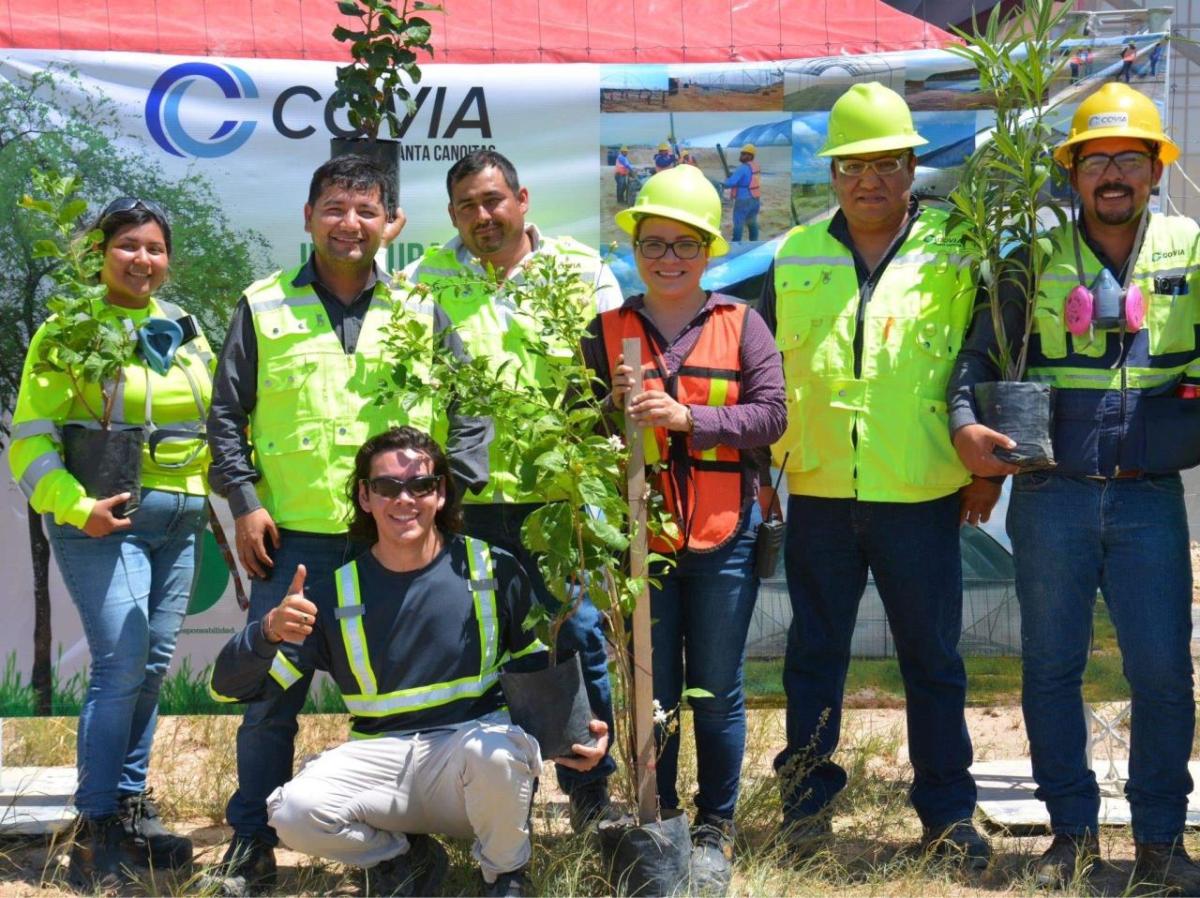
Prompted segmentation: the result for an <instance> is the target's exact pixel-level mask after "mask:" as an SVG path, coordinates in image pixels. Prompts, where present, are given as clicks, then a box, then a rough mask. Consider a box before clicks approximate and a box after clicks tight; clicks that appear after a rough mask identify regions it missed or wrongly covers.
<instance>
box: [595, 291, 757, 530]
mask: <svg viewBox="0 0 1200 898" xmlns="http://www.w3.org/2000/svg"><path fill="white" fill-rule="evenodd" d="M748 309H749V306H746V305H743V304H741V303H738V304H737V305H720V306H716V307H714V308H713V310H712V312H711V313H710V314H709V316H708V319H707V320H706V321H705V322H704V325H703V327H702V328H701V330H700V337H699V339H697V341H696V345H695V346H694V347H693V348H692V351H691V352H689V353H688V355H687V357H686V358H685V359H684V360H683V362H682V364H681V365H680V367H679V370H678V371H677V372H676V373H675V375H674V376H673V377H670V378H667V377H666V371H665V361H664V360H663V358H662V350H661V349H659V348H657V347H656V346H655V345H654V343H653V342H652V341H651V339H650V338H649V336H648V335H647V333H646V329H645V326H644V325H643V323H642V316H641V315H640V314H639V313H638V312H637V311H636V310H634V309H627V308H624V307H622V308H619V309H613V310H611V311H608V312H604V313H602V314H601V315H600V323H601V325H602V332H603V334H604V346H605V351H606V353H607V355H608V368H609V377H610V378H611V377H612V376H613V372H615V371H616V368H617V357H618V356H620V355H621V341H622V340H624V339H627V338H637V339H638V340H640V341H641V344H642V383H643V385H644V387H645V389H647V390H662V391H663V392H665V393H667V394H668V395H670V396H671V397H673V398H674V399H675V401H677V402H681V403H683V404H684V405H713V406H721V405H736V404H737V401H738V397H739V396H740V395H741V370H740V365H741V349H742V334H743V332H744V329H745V322H746V312H747V310H748ZM690 442H691V440H690V438H689V436H688V435H687V434H685V433H682V432H680V431H668V430H667V429H666V428H662V427H656V428H648V429H647V431H646V439H645V448H646V466H647V469H649V468H650V467H651V466H653V465H656V464H657V463H658V462H659V461H660V460H665V461H666V462H667V466H666V468H665V469H662V470H658V471H656V472H654V473H651V472H650V471H649V470H648V471H647V474H648V476H651V477H653V478H654V481H655V486H656V487H657V488H658V490H659V492H660V493H661V494H662V496H663V501H664V503H665V505H666V508H667V510H668V511H670V512H671V514H672V515H673V516H674V518H675V523H676V524H677V525H678V527H679V532H680V534H681V535H682V538H681V539H677V540H670V539H668V538H667V537H665V536H656V537H652V538H651V539H650V547H651V548H652V549H653V550H654V551H656V552H664V553H665V552H676V551H679V550H680V549H683V548H686V549H687V550H688V551H690V552H712V551H714V550H716V549H719V548H721V546H723V545H725V544H726V543H727V542H729V540H730V539H732V538H733V536H734V535H735V534H736V533H737V532H738V530H739V529H740V526H741V523H742V469H743V468H744V467H745V465H744V463H743V459H742V453H741V451H740V450H738V449H734V448H732V447H730V446H715V447H713V448H712V449H703V450H696V449H692V448H691V446H690V445H689V444H690Z"/></svg>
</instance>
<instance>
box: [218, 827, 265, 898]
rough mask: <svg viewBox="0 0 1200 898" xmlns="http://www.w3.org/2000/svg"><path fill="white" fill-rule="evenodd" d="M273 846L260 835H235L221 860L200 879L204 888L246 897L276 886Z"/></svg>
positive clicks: (235, 897) (229, 897) (227, 895)
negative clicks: (250, 836) (256, 837)
mask: <svg viewBox="0 0 1200 898" xmlns="http://www.w3.org/2000/svg"><path fill="white" fill-rule="evenodd" d="M275 881H276V868H275V847H274V846H273V845H270V844H268V843H267V842H264V841H262V840H261V839H255V838H245V837H243V836H238V835H234V837H233V841H231V842H230V843H229V847H228V848H227V849H225V856H224V857H223V858H222V859H221V863H220V864H218V865H217V866H216V867H214V868H213V869H212V871H211V872H210V873H208V874H206V875H205V876H203V877H202V878H201V880H200V888H201V889H203V890H204V891H205V892H212V893H214V894H217V895H223V896H225V898H245V896H247V895H253V894H256V893H260V892H267V893H269V892H271V891H273V890H274V888H275Z"/></svg>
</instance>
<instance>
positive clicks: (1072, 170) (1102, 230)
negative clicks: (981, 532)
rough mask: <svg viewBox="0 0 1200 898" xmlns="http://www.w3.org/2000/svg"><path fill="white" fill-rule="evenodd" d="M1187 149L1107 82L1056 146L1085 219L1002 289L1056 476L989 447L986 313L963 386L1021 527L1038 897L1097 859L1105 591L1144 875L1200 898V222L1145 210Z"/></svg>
mask: <svg viewBox="0 0 1200 898" xmlns="http://www.w3.org/2000/svg"><path fill="white" fill-rule="evenodd" d="M1179 156H1180V150H1179V147H1178V146H1177V145H1176V144H1175V142H1174V141H1172V140H1171V139H1170V138H1169V137H1168V136H1167V134H1166V133H1165V132H1164V131H1163V126H1162V119H1161V117H1160V116H1159V112H1158V106H1157V104H1156V103H1155V102H1154V101H1153V100H1152V99H1150V98H1149V97H1148V96H1146V95H1145V94H1143V93H1141V92H1140V91H1138V90H1136V89H1134V88H1132V87H1129V86H1128V85H1125V84H1118V83H1111V82H1110V83H1108V84H1105V85H1104V86H1103V87H1101V88H1100V89H1099V90H1097V91H1096V92H1094V93H1092V94H1091V95H1090V96H1088V97H1087V98H1085V99H1084V100H1083V102H1081V103H1080V104H1079V106H1078V107H1076V109H1075V113H1074V116H1073V117H1072V122H1071V132H1070V134H1069V135H1068V137H1067V139H1066V140H1064V141H1063V142H1062V143H1061V144H1059V146H1058V147H1057V148H1056V149H1055V151H1054V158H1055V160H1056V161H1057V162H1058V163H1059V164H1060V165H1062V166H1063V167H1064V168H1065V169H1066V170H1067V173H1068V175H1069V176H1070V181H1071V187H1072V188H1073V190H1074V192H1075V194H1077V195H1078V197H1079V204H1078V205H1079V209H1078V213H1077V214H1076V215H1073V216H1072V219H1073V220H1072V221H1071V222H1070V223H1065V224H1063V225H1060V226H1059V227H1056V228H1054V229H1052V230H1050V231H1049V233H1048V235H1047V236H1048V238H1049V240H1050V241H1051V243H1052V245H1053V246H1054V251H1053V253H1052V254H1051V257H1050V259H1049V260H1048V262H1047V267H1046V270H1045V272H1044V273H1042V275H1041V280H1040V282H1039V284H1038V292H1037V296H1036V297H1033V298H1032V300H1030V299H1027V297H1026V296H1025V291H1024V289H1023V288H1022V287H1021V286H1019V285H1018V284H1017V283H1016V282H1015V279H1011V280H1010V279H1008V278H1004V279H1002V280H1001V284H1004V285H1006V286H1007V287H1008V289H1007V290H1005V289H1003V288H1002V293H1001V310H1002V315H1003V318H1002V321H1003V329H1004V331H1005V338H1006V339H1007V340H1008V341H1009V342H1010V344H1016V343H1017V341H1018V340H1019V339H1022V338H1024V335H1025V326H1026V315H1027V310H1028V309H1029V303H1030V302H1031V301H1032V304H1033V308H1032V310H1031V311H1032V313H1033V323H1032V324H1033V332H1032V335H1031V337H1030V338H1029V343H1028V365H1029V367H1028V369H1027V371H1026V372H1025V376H1026V378H1027V379H1028V380H1030V381H1033V382H1036V383H1042V384H1049V385H1050V386H1052V387H1054V389H1055V396H1054V404H1053V418H1052V420H1051V436H1052V437H1053V445H1054V458H1055V462H1056V465H1055V467H1054V468H1052V469H1050V470H1042V471H1026V472H1021V471H1019V470H1017V469H1016V468H1014V467H1012V466H1010V465H1005V464H1002V463H1001V462H1000V461H999V460H998V459H997V458H996V457H995V455H994V452H993V450H994V448H995V447H996V446H997V445H1002V446H1005V447H1006V448H1007V447H1011V444H1012V441H1011V439H1010V438H1011V437H1012V436H1015V434H1008V435H1006V434H1001V433H998V432H996V431H994V430H992V429H990V428H988V427H986V426H984V425H983V424H982V423H980V422H979V421H978V420H977V408H976V403H975V399H974V387H975V385H976V384H978V383H986V382H989V381H995V380H999V379H1000V372H999V371H998V369H997V365H996V362H995V359H996V353H997V352H998V350H999V341H998V338H997V334H996V330H995V326H994V324H993V321H992V319H991V316H990V314H988V312H987V310H986V309H984V310H981V312H980V313H979V314H978V315H977V316H976V320H975V323H974V325H973V327H972V329H971V332H970V336H969V338H968V340H967V342H966V345H965V346H964V347H963V351H962V352H961V353H960V355H959V359H958V362H957V363H956V365H955V370H954V373H953V376H952V377H951V380H950V387H949V392H948V398H949V400H950V403H951V417H950V423H951V426H952V427H953V428H954V445H955V446H956V447H957V449H958V452H959V456H960V457H961V458H962V460H963V463H964V464H965V465H967V466H968V467H969V468H970V469H971V470H972V471H974V472H976V473H979V474H984V475H997V474H999V475H1003V474H1015V475H1016V476H1014V477H1013V484H1012V495H1011V500H1010V503H1009V509H1008V533H1009V536H1011V537H1012V548H1013V561H1014V563H1015V565H1016V578H1017V600H1018V602H1019V603H1020V606H1021V675H1022V694H1021V705H1022V710H1023V711H1024V714H1025V729H1026V732H1027V733H1028V735H1029V755H1030V760H1031V762H1032V767H1033V778H1034V780H1035V781H1036V782H1037V793H1036V794H1037V797H1038V799H1040V800H1041V801H1044V802H1045V803H1046V810H1047V811H1048V812H1049V815H1050V828H1051V830H1052V832H1053V833H1054V840H1053V842H1052V843H1051V844H1050V846H1049V847H1048V848H1047V849H1046V851H1045V852H1044V853H1043V854H1042V856H1041V857H1040V858H1038V860H1037V861H1036V862H1035V864H1034V877H1035V882H1036V883H1037V884H1038V885H1040V886H1069V887H1074V884H1075V879H1074V877H1075V876H1076V874H1077V873H1085V872H1087V871H1090V870H1094V869H1096V868H1098V867H1099V863H1100V861H1099V858H1100V840H1099V838H1098V836H1099V829H1100V786H1099V784H1098V783H1097V782H1096V775H1095V773H1094V772H1093V771H1092V770H1091V769H1090V765H1089V764H1088V757H1087V755H1088V751H1087V744H1088V723H1087V720H1086V717H1085V713H1084V703H1083V694H1082V693H1083V674H1084V669H1085V668H1086V666H1087V660H1088V655H1089V653H1090V648H1091V642H1092V624H1093V619H1094V610H1095V605H1096V594H1097V592H1103V594H1104V604H1105V606H1106V608H1107V610H1108V615H1109V617H1110V618H1111V619H1112V622H1113V625H1114V626H1115V628H1116V631H1117V640H1118V643H1119V644H1120V647H1121V662H1122V670H1123V672H1124V674H1125V678H1126V680H1127V681H1128V682H1129V688H1130V700H1131V716H1130V728H1129V778H1128V781H1127V782H1126V784H1125V795H1126V796H1127V797H1128V799H1129V809H1130V817H1131V823H1132V829H1133V840H1134V845H1135V854H1134V870H1133V879H1132V881H1133V882H1140V883H1146V884H1151V883H1152V884H1154V887H1155V888H1163V889H1164V891H1166V892H1172V893H1180V894H1184V895H1197V894H1200V864H1196V863H1195V862H1194V861H1193V860H1192V859H1191V858H1190V857H1189V856H1188V853H1187V850H1186V849H1185V847H1184V843H1183V832H1184V828H1185V827H1186V825H1187V822H1188V804H1189V801H1188V796H1189V794H1190V793H1191V792H1192V786H1193V783H1192V777H1191V775H1190V774H1189V773H1188V761H1189V760H1190V759H1191V756H1192V745H1193V737H1194V731H1195V718H1196V706H1195V700H1194V696H1193V691H1192V690H1193V679H1192V650H1191V646H1192V609H1193V607H1194V606H1193V604H1192V566H1191V559H1190V556H1189V551H1188V524H1187V510H1186V508H1185V506H1184V489H1183V483H1182V481H1181V480H1180V476H1179V472H1180V471H1182V470H1184V469H1186V468H1191V467H1195V466H1196V464H1198V463H1200V400H1198V399H1197V397H1198V396H1200V227H1197V225H1196V222H1195V221H1194V220H1192V219H1191V218H1186V217H1184V216H1181V215H1163V214H1161V213H1159V212H1152V211H1151V209H1150V199H1151V193H1152V191H1153V190H1154V187H1155V185H1156V184H1157V183H1158V181H1159V179H1160V178H1161V177H1162V174H1163V169H1164V168H1165V167H1166V166H1168V165H1170V164H1171V163H1173V162H1174V161H1175V160H1176V159H1178V158H1179ZM1072 199H1074V197H1072ZM1018 335H1019V336H1018ZM1013 348H1015V346H1014V347H1013Z"/></svg>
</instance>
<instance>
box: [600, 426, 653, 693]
mask: <svg viewBox="0 0 1200 898" xmlns="http://www.w3.org/2000/svg"><path fill="white" fill-rule="evenodd" d="M608 445H610V446H612V450H613V452H624V451H625V441H624V440H622V439H621V438H620V437H619V436H617V435H616V434H613V435H612V436H610V437H609V438H608ZM654 704H655V705H657V704H658V702H657V701H656V702H655V703H654Z"/></svg>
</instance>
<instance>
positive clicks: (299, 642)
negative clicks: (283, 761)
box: [212, 427, 608, 895]
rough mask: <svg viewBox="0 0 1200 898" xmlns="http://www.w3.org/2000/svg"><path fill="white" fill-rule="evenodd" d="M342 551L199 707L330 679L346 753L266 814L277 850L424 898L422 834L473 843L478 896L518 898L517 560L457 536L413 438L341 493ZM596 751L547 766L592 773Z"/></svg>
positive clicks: (303, 778)
mask: <svg viewBox="0 0 1200 898" xmlns="http://www.w3.org/2000/svg"><path fill="white" fill-rule="evenodd" d="M347 490H348V496H349V498H350V501H351V503H352V504H353V506H354V519H353V521H352V522H351V524H350V533H351V536H352V537H353V538H355V539H359V540H361V541H363V542H364V543H369V544H370V548H369V549H368V550H367V551H365V552H363V553H362V554H361V555H360V556H359V557H358V558H356V559H355V560H354V561H351V562H350V563H349V564H347V565H344V566H343V567H341V568H339V569H338V570H337V572H336V573H335V575H334V578H333V580H332V581H331V582H327V583H326V584H317V585H314V587H313V588H312V589H311V590H310V592H309V594H307V595H306V594H305V568H304V565H299V566H298V567H297V568H296V571H295V574H294V576H293V578H292V583H291V587H290V588H289V589H288V594H287V595H286V596H285V597H284V599H283V601H281V602H280V603H279V604H278V605H277V606H276V607H274V608H272V609H271V610H270V611H268V612H267V613H266V615H264V616H263V617H262V618H261V619H260V620H254V621H251V623H250V624H249V625H248V626H247V627H246V628H245V629H244V630H242V632H241V633H239V634H237V635H236V636H235V637H234V638H233V639H231V640H230V641H229V642H228V643H227V644H226V645H225V647H224V648H223V649H222V650H221V654H220V656H219V657H218V658H217V663H216V665H215V667H214V670H213V679H212V685H213V690H214V691H215V692H217V693H219V694H221V695H225V696H233V697H236V698H238V699H239V700H243V701H252V700H259V699H261V698H264V697H269V696H270V695H271V694H273V693H277V692H279V691H281V690H285V689H287V688H288V686H289V685H291V684H292V683H293V682H295V681H296V680H298V679H299V678H300V677H302V676H304V674H305V673H308V672H311V671H313V670H325V671H328V672H329V673H330V675H331V676H332V678H333V680H334V682H335V683H336V684H337V686H338V688H339V689H340V690H341V692H342V697H343V699H344V700H345V702H346V707H347V708H348V709H349V711H350V714H351V728H350V737H351V738H350V741H349V742H347V743H345V744H344V745H340V746H338V747H336V748H333V749H330V750H329V751H326V752H324V753H323V754H321V755H320V756H318V757H317V758H316V759H315V760H312V761H310V762H309V763H307V764H306V765H305V766H304V767H303V768H302V769H301V770H300V772H299V773H298V774H297V775H296V777H295V778H294V779H293V780H292V781H291V782H289V783H287V784H286V785H284V786H282V787H280V788H278V789H276V790H275V791H274V792H273V793H272V794H271V796H270V797H269V798H268V799H267V811H268V815H269V822H270V825H271V826H272V827H273V828H274V829H275V831H276V832H277V833H278V835H279V837H280V839H281V840H282V841H283V842H284V843H285V844H287V845H288V846H290V847H291V848H293V849H295V850H297V851H302V852H304V853H306V854H311V855H314V856H317V857H324V858H329V859H331V860H335V861H339V862H341V863H345V864H351V865H354V866H356V867H359V868H362V875H363V879H364V883H363V886H364V893H365V894H370V895H393V894H396V895H429V894H436V890H437V881H438V880H439V879H440V877H441V875H442V874H443V873H444V872H445V867H446V854H445V851H444V850H443V849H442V847H441V846H440V845H439V844H438V842H437V841H436V840H435V839H433V838H431V837H430V836H429V835H428V834H430V833H441V834H444V835H448V836H451V837H454V838H473V839H474V840H475V845H474V848H473V849H472V855H473V857H474V858H475V859H476V860H477V861H478V862H479V866H480V869H481V871H482V873H483V879H484V884H485V885H484V890H483V894H485V895H523V894H526V892H527V890H528V881H527V878H526V873H525V868H526V866H527V865H528V863H529V858H530V833H529V813H530V806H531V803H532V801H533V795H534V791H535V789H536V786H537V776H538V773H539V772H540V770H541V764H542V758H541V754H540V751H539V747H538V743H537V741H536V740H534V739H533V737H531V736H529V735H527V734H526V733H525V732H524V731H523V730H522V729H521V728H520V727H517V726H514V725H513V724H512V723H510V722H509V719H508V715H507V713H506V712H505V711H504V699H503V696H502V695H501V692H500V685H499V676H498V675H499V671H500V668H501V666H505V667H507V668H509V669H516V670H531V669H537V668H539V667H542V666H544V665H545V661H546V655H545V647H544V646H543V645H542V644H541V643H540V642H538V640H537V639H536V637H535V636H534V635H533V634H532V633H530V632H529V631H527V630H526V629H525V628H524V621H525V617H526V615H527V614H528V612H529V608H530V602H531V591H530V585H529V580H528V578H527V577H526V575H525V572H524V571H523V570H522V568H521V566H520V565H519V564H518V563H517V562H516V560H515V559H514V558H513V557H512V556H511V555H509V554H508V553H507V552H504V551H503V550H500V549H496V548H493V547H491V546H489V545H488V544H487V543H485V542H482V541H481V540H476V539H472V538H469V537H461V536H457V535H456V533H457V531H458V529H459V527H460V526H461V523H462V512H461V509H460V507H459V501H458V490H457V488H456V486H455V483H454V480H453V479H452V478H451V477H450V470H449V464H448V462H447V459H446V455H445V454H444V453H443V452H442V450H441V447H439V446H438V445H437V443H436V442H434V440H433V439H431V438H430V437H429V436H427V435H426V434H424V433H422V432H421V431H419V430H416V429H415V428H412V427H394V428H392V429H390V430H387V431H384V432H383V433H381V434H378V435H376V436H374V437H372V438H371V439H370V440H368V441H367V442H366V443H365V444H364V445H363V446H362V448H361V449H359V451H358V455H357V457H356V459H355V465H354V474H353V477H352V479H351V480H350V482H349V484H348V485H347ZM592 731H593V732H594V733H595V734H596V735H597V736H598V741H597V745H595V746H593V747H588V746H584V745H575V746H573V749H574V751H575V753H576V754H575V756H573V757H569V758H556V759H555V761H556V762H557V763H559V764H563V765H565V766H568V767H572V768H574V769H576V770H588V769H590V768H591V767H594V766H595V765H596V764H597V763H598V762H599V761H600V759H601V758H603V757H604V753H605V750H606V747H607V742H608V727H607V725H606V724H605V723H604V722H603V721H600V720H593V721H592Z"/></svg>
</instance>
